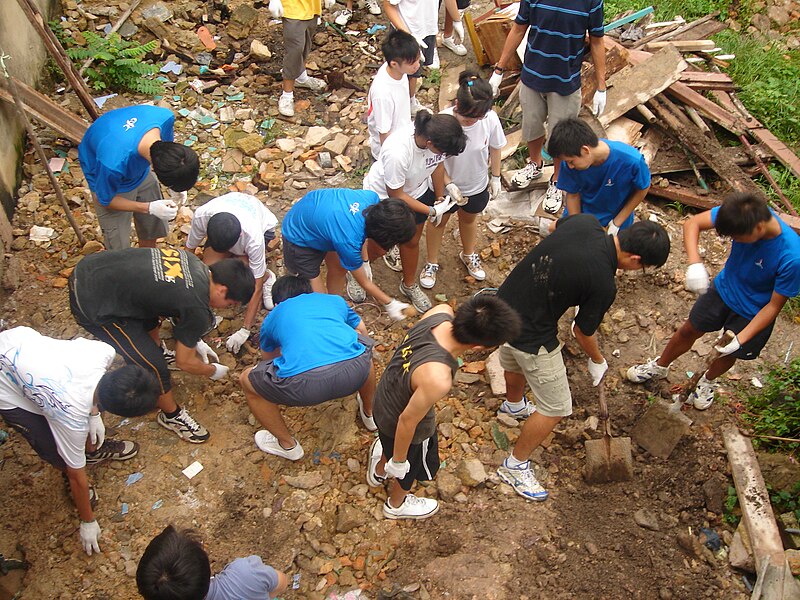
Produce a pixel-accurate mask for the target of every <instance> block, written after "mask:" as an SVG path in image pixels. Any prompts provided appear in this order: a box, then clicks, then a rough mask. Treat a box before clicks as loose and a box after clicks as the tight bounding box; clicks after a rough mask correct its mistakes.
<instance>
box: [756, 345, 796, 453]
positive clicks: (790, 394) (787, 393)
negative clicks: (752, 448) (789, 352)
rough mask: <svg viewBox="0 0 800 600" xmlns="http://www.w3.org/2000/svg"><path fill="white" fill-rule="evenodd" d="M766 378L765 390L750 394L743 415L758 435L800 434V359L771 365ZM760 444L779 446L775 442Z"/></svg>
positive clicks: (793, 436) (786, 435)
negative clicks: (785, 363)
mask: <svg viewBox="0 0 800 600" xmlns="http://www.w3.org/2000/svg"><path fill="white" fill-rule="evenodd" d="M765 379H766V381H765V382H764V387H763V389H761V390H760V391H759V393H758V394H754V395H750V396H749V397H748V399H747V404H748V409H747V410H746V411H745V412H744V413H743V415H742V418H743V419H744V420H745V421H746V422H747V423H749V424H750V426H751V428H752V429H753V432H754V433H755V434H756V435H769V436H777V437H785V438H798V437H800V358H796V359H794V360H793V361H792V362H790V363H789V364H788V365H777V366H775V367H772V369H770V371H769V372H768V373H767V375H766V377H765ZM760 443H764V444H767V445H771V446H775V447H780V442H776V441H764V442H760ZM792 449H794V448H792Z"/></svg>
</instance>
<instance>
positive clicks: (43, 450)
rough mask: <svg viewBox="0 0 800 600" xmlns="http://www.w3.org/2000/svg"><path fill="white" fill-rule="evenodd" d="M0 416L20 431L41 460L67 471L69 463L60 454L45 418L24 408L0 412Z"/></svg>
mask: <svg viewBox="0 0 800 600" xmlns="http://www.w3.org/2000/svg"><path fill="white" fill-rule="evenodd" d="M0 416H2V417H3V419H4V420H5V422H6V424H7V425H8V426H9V427H11V428H12V429H15V430H16V431H18V432H19V433H20V434H21V435H22V437H24V438H25V439H26V440H28V443H29V444H30V445H31V448H33V450H34V452H36V454H38V455H39V458H41V459H42V460H44V461H46V462H49V463H50V464H51V465H53V466H54V467H55V468H56V469H58V470H59V471H66V470H67V463H65V462H64V459H63V458H61V455H60V454H59V453H58V446H57V445H56V439H55V438H54V437H53V432H52V431H51V430H50V425H49V424H48V423H47V419H45V418H44V416H42V415H37V414H36V413H32V412H28V411H27V410H23V409H22V408H11V409H8V410H0Z"/></svg>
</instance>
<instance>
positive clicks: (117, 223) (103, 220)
mask: <svg viewBox="0 0 800 600" xmlns="http://www.w3.org/2000/svg"><path fill="white" fill-rule="evenodd" d="M92 195H93V197H94V200H95V202H94V210H95V212H96V213H97V220H98V221H99V223H100V228H101V229H102V230H103V238H104V239H105V243H106V248H107V249H108V250H122V249H124V248H130V247H131V217H132V218H133V222H134V224H135V225H136V235H137V236H138V238H139V240H157V239H158V238H163V237H166V235H167V233H169V222H168V221H164V220H162V219H159V218H158V217H154V216H153V215H148V214H142V213H132V212H128V211H126V210H114V209H113V208H108V207H107V206H103V205H102V204H100V203H99V202H98V201H97V196H94V194H92ZM117 195H118V196H122V197H123V198H125V199H126V200H132V201H133V202H154V201H156V200H161V199H162V198H163V196H162V195H161V185H160V184H159V183H158V179H157V178H156V176H155V174H154V173H153V172H152V171H150V172H149V173H148V174H147V177H145V178H144V181H142V183H141V184H139V187H137V188H136V189H134V190H131V191H130V192H123V193H120V194H117Z"/></svg>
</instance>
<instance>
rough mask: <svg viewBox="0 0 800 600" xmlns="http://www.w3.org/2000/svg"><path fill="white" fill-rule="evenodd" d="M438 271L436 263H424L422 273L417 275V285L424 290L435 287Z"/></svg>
mask: <svg viewBox="0 0 800 600" xmlns="http://www.w3.org/2000/svg"><path fill="white" fill-rule="evenodd" d="M438 270H439V265H437V264H436V263H425V266H424V267H422V271H420V273H419V284H420V285H421V286H422V287H424V288H425V289H426V290H429V289H431V288H432V287H433V286H435V285H436V271H438Z"/></svg>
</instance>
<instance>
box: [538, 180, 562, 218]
mask: <svg viewBox="0 0 800 600" xmlns="http://www.w3.org/2000/svg"><path fill="white" fill-rule="evenodd" d="M561 205H562V195H561V190H560V189H558V187H556V182H555V181H551V182H550V183H548V184H547V191H546V192H545V194H544V200H542V210H544V212H546V213H548V214H551V215H554V214H556V213H558V212H559V211H560V210H561Z"/></svg>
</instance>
